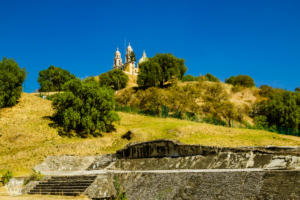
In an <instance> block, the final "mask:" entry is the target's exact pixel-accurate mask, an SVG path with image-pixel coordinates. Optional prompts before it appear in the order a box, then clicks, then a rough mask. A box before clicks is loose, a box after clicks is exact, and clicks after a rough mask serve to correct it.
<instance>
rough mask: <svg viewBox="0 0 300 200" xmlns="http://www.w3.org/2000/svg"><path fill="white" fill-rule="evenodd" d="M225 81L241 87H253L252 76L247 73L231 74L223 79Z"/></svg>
mask: <svg viewBox="0 0 300 200" xmlns="http://www.w3.org/2000/svg"><path fill="white" fill-rule="evenodd" d="M225 83H228V84H231V85H237V86H243V87H253V86H255V84H254V80H253V78H251V77H250V76H248V75H237V76H231V77H229V78H227V79H225Z"/></svg>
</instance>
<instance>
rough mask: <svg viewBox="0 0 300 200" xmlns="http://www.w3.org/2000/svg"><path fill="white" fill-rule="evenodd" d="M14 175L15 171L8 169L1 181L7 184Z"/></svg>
mask: <svg viewBox="0 0 300 200" xmlns="http://www.w3.org/2000/svg"><path fill="white" fill-rule="evenodd" d="M12 177H13V173H12V172H11V171H9V170H7V171H6V172H5V173H4V174H3V175H2V177H1V182H2V183H3V185H6V184H7V183H8V182H9V180H10V179H11V178H12Z"/></svg>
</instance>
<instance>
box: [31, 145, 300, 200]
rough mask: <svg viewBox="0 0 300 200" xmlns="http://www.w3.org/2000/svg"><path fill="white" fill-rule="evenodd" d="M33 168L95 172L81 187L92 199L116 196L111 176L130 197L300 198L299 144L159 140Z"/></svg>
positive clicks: (54, 159)
mask: <svg viewBox="0 0 300 200" xmlns="http://www.w3.org/2000/svg"><path fill="white" fill-rule="evenodd" d="M35 169H36V170H37V171H42V172H43V171H45V172H49V171H50V173H47V174H49V175H60V176H63V175H64V176H66V177H67V176H70V175H82V176H87V175H93V176H95V175H97V178H96V180H95V181H94V182H93V183H92V184H91V185H90V186H89V187H88V188H87V189H86V191H85V194H86V195H88V196H89V197H91V198H93V199H109V198H112V197H115V196H116V195H117V194H116V192H117V191H116V189H115V186H114V184H113V183H114V180H115V177H118V180H119V184H120V186H121V187H122V188H123V189H124V191H125V192H126V195H127V197H128V199H133V200H140V199H147V200H152V199H153V200H154V199H155V200H157V199H164V200H173V199H175V200H176V199H178V200H196V199H197V200H198V199H207V200H210V199H221V200H222V199H224V200H225V199H226V200H227V199H229V200H231V199H274V200H275V199H300V187H299V185H300V170H299V169H300V149H299V147H241V148H220V147H207V146H200V145H183V144H180V143H178V142H173V141H169V140H157V141H150V142H145V143H135V144H131V145H128V146H127V147H126V148H124V149H121V150H119V151H117V153H116V154H108V155H102V156H89V157H76V156H63V157H49V158H47V159H46V160H45V161H44V162H43V163H42V164H41V165H39V166H37V167H36V168H35ZM279 169H280V170H279ZM33 185H34V184H33Z"/></svg>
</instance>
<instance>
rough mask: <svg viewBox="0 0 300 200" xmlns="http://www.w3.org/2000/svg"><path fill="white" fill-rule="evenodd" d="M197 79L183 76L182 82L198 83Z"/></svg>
mask: <svg viewBox="0 0 300 200" xmlns="http://www.w3.org/2000/svg"><path fill="white" fill-rule="evenodd" d="M196 80H197V77H195V76H192V75H190V74H188V75H185V76H183V78H182V81H183V82H188V81H196Z"/></svg>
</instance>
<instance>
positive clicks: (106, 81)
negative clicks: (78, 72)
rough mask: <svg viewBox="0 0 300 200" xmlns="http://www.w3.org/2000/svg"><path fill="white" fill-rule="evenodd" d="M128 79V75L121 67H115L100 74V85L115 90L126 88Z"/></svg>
mask: <svg viewBox="0 0 300 200" xmlns="http://www.w3.org/2000/svg"><path fill="white" fill-rule="evenodd" d="M128 80H129V78H128V76H127V75H126V74H125V73H124V72H123V71H122V70H120V69H113V70H110V71H109V72H106V73H103V74H101V75H99V83H100V86H108V87H111V88H112V89H114V90H120V89H123V88H125V87H126V85H127V83H128Z"/></svg>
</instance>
